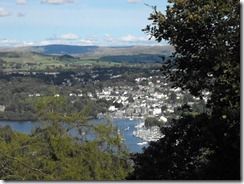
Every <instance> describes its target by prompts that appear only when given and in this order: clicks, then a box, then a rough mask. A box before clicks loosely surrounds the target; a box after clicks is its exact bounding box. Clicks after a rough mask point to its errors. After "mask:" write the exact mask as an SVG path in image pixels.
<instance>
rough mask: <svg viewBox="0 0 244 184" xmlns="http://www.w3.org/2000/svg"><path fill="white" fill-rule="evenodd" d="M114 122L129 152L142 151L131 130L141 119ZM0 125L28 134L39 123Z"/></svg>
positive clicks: (8, 123) (3, 123)
mask: <svg viewBox="0 0 244 184" xmlns="http://www.w3.org/2000/svg"><path fill="white" fill-rule="evenodd" d="M90 121H95V122H96V123H103V122H105V121H107V119H95V120H90ZM110 121H112V122H113V123H114V125H115V126H117V127H118V128H119V130H120V133H121V136H122V137H123V138H124V139H125V144H126V145H127V147H128V149H129V151H130V152H139V153H141V152H142V148H143V147H144V146H145V145H143V146H142V145H138V144H137V143H140V142H142V140H141V139H139V138H137V137H135V136H133V131H135V130H137V129H136V128H135V126H136V125H137V124H139V123H140V121H141V120H139V119H134V120H129V119H118V118H116V119H111V120H110ZM0 125H2V126H7V125H9V126H11V127H12V129H13V130H15V131H18V132H21V133H25V134H30V133H31V130H32V129H33V128H36V127H39V126H40V123H38V122H31V121H24V122H19V121H0Z"/></svg>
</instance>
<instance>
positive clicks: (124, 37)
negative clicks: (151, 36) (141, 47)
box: [121, 35, 148, 42]
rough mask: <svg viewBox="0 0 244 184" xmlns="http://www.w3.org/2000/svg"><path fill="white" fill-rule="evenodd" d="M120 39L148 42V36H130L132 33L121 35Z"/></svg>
mask: <svg viewBox="0 0 244 184" xmlns="http://www.w3.org/2000/svg"><path fill="white" fill-rule="evenodd" d="M121 41H123V42H148V38H147V37H142V36H140V37H136V36H132V35H127V36H123V37H122V38H121Z"/></svg>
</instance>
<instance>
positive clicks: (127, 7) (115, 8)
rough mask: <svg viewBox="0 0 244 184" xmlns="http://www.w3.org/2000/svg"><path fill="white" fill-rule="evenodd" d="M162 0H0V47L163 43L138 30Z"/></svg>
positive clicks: (159, 5) (162, 7)
mask: <svg viewBox="0 0 244 184" xmlns="http://www.w3.org/2000/svg"><path fill="white" fill-rule="evenodd" d="M145 4H148V5H150V6H157V7H158V9H159V10H161V11H162V12H164V11H165V9H166V6H167V1H166V0H0V25H1V29H0V47H19V46H33V45H49V44H69V45H98V46H130V45H166V44H167V42H166V41H162V42H160V43H158V42H156V41H155V40H149V39H148V38H149V36H148V35H147V34H146V33H144V32H143V31H141V30H142V29H143V28H145V27H146V25H148V24H150V21H148V20H147V18H148V17H149V15H150V13H151V12H152V9H151V8H150V7H148V6H146V5H145Z"/></svg>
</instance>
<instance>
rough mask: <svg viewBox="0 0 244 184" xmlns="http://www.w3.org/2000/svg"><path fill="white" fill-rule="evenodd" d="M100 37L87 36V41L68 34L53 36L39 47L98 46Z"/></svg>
mask: <svg viewBox="0 0 244 184" xmlns="http://www.w3.org/2000/svg"><path fill="white" fill-rule="evenodd" d="M97 42H98V37H97V36H96V35H91V36H87V38H86V39H82V38H80V37H79V36H78V35H76V34H73V33H67V34H62V35H53V36H52V37H51V38H48V39H46V40H43V41H41V42H40V43H39V44H38V45H53V44H62V45H86V46H88V45H97Z"/></svg>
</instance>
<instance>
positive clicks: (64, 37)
mask: <svg viewBox="0 0 244 184" xmlns="http://www.w3.org/2000/svg"><path fill="white" fill-rule="evenodd" d="M56 39H60V40H78V39H80V37H79V36H78V35H76V34H73V33H67V34H62V35H59V36H57V37H56Z"/></svg>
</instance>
